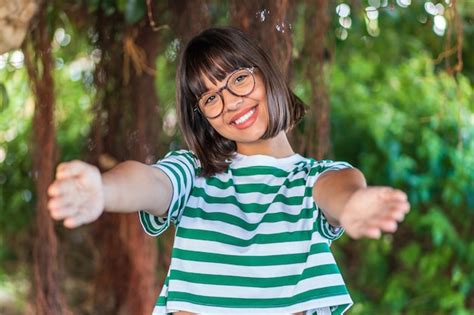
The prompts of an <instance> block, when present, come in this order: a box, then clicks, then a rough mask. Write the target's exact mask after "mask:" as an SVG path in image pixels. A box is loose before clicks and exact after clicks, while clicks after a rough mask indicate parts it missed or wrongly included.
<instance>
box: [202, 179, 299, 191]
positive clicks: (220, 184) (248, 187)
mask: <svg viewBox="0 0 474 315" xmlns="http://www.w3.org/2000/svg"><path fill="white" fill-rule="evenodd" d="M305 184H306V179H305V178H298V179H295V180H290V179H289V178H287V179H286V180H285V181H284V182H283V183H282V184H281V185H267V184H265V183H258V184H236V183H234V180H233V179H232V178H230V179H229V180H228V181H225V182H224V181H222V180H220V179H218V178H216V177H209V178H206V185H208V186H213V187H216V188H219V189H222V190H225V189H228V188H229V187H234V188H235V191H236V192H238V193H240V194H245V193H252V192H256V191H258V192H260V193H262V194H275V193H277V192H278V191H279V190H280V189H281V188H282V187H286V188H293V187H301V186H304V185H305Z"/></svg>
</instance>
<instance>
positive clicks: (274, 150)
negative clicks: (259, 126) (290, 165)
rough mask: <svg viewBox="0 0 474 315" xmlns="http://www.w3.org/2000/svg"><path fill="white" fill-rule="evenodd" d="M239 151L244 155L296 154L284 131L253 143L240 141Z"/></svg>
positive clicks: (280, 156) (276, 155) (284, 155)
mask: <svg viewBox="0 0 474 315" xmlns="http://www.w3.org/2000/svg"><path fill="white" fill-rule="evenodd" d="M237 152H238V153H240V154H243V155H256V154H262V155H269V156H273V157H275V158H284V157H288V156H290V155H293V154H295V152H294V151H293V149H292V148H291V145H290V142H289V141H288V138H287V137H286V133H285V132H284V131H281V132H280V133H279V134H278V135H276V136H275V137H273V138H270V139H262V140H259V141H257V142H252V143H238V144H237Z"/></svg>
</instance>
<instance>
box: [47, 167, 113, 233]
mask: <svg viewBox="0 0 474 315" xmlns="http://www.w3.org/2000/svg"><path fill="white" fill-rule="evenodd" d="M48 195H49V197H50V200H49V202H48V209H49V212H50V214H51V216H52V217H53V218H54V219H56V220H64V226H66V227H68V228H74V227H77V226H79V225H82V224H85V223H89V222H92V221H95V220H96V219H97V218H98V217H99V216H100V215H101V214H102V212H103V211H104V191H103V186H102V179H101V175H100V171H99V169H98V168H97V167H95V166H93V165H90V164H87V163H85V162H82V161H77V160H76V161H71V162H66V163H61V164H60V165H59V166H58V167H57V169H56V180H55V181H54V182H53V183H52V184H51V186H49V188H48Z"/></svg>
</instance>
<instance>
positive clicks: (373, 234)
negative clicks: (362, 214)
mask: <svg viewBox="0 0 474 315" xmlns="http://www.w3.org/2000/svg"><path fill="white" fill-rule="evenodd" d="M364 236H365V237H368V238H372V239H379V238H380V237H381V236H382V231H380V229H379V228H376V227H369V228H367V229H366V230H365V232H364Z"/></svg>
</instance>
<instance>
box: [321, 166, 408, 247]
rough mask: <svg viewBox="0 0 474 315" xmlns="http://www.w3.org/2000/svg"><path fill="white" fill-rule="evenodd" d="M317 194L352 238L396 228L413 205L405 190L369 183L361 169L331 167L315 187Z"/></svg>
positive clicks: (330, 215)
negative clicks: (370, 184)
mask: <svg viewBox="0 0 474 315" xmlns="http://www.w3.org/2000/svg"><path fill="white" fill-rule="evenodd" d="M313 198H314V200H315V202H316V204H317V205H318V207H319V208H320V209H321V210H322V211H323V212H324V214H325V216H326V218H327V220H328V221H329V223H331V224H332V225H334V226H342V227H343V228H344V229H345V230H346V233H347V234H348V235H349V236H350V237H352V238H355V239H357V238H361V237H369V238H379V237H380V236H381V233H382V232H391V233H393V232H395V231H396V230H397V228H398V223H399V222H401V221H402V220H403V219H404V217H405V214H406V213H407V212H408V211H409V209H410V204H409V203H408V201H407V196H406V194H405V193H404V192H402V191H401V190H398V189H393V188H391V187H377V186H372V187H367V184H366V182H365V178H364V175H363V174H362V173H361V172H360V171H359V170H357V169H344V170H338V171H328V172H326V173H324V174H322V175H321V177H320V178H318V180H317V181H316V184H315V185H314V187H313Z"/></svg>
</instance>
